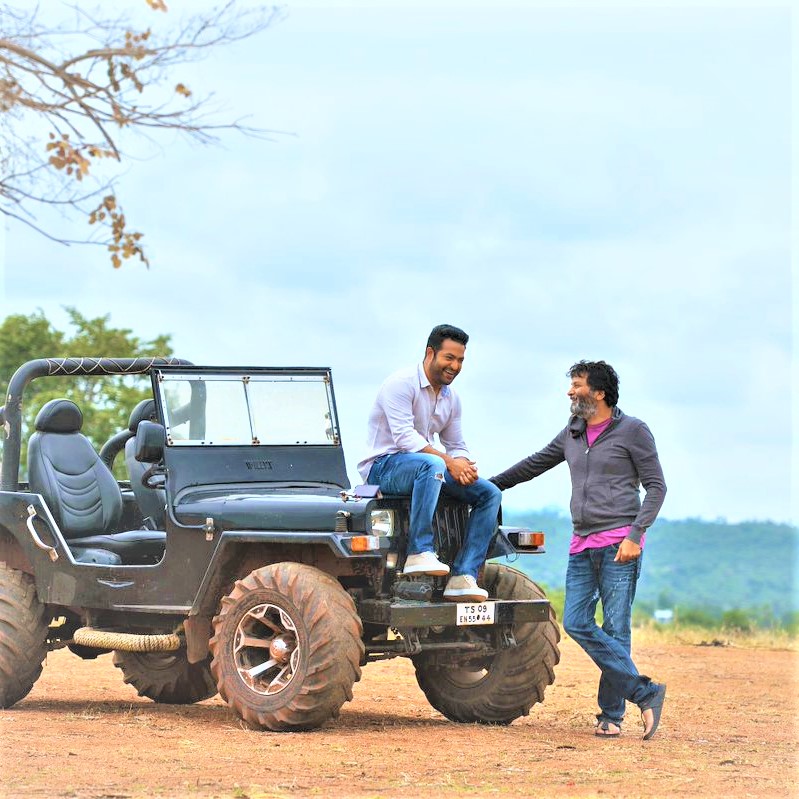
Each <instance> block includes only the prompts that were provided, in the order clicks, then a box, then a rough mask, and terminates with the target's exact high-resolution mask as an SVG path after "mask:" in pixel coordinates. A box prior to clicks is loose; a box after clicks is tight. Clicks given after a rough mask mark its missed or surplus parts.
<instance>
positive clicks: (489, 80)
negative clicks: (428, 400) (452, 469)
mask: <svg viewBox="0 0 799 799" xmlns="http://www.w3.org/2000/svg"><path fill="white" fill-rule="evenodd" d="M126 2H128V3H130V4H131V5H138V3H137V0H126ZM43 5H44V7H45V9H46V11H47V12H48V13H53V14H57V13H59V11H60V5H61V4H60V3H59V2H57V0H47V1H46V2H45V3H44V4H43ZM194 5H195V4H194V3H190V2H189V0H172V2H170V3H169V6H170V14H169V15H166V17H164V20H168V19H169V17H170V15H172V19H176V18H177V17H179V15H180V14H182V13H183V12H184V11H185V10H186V9H188V8H190V7H193V6H194ZM553 5H554V4H550V7H545V5H544V4H543V3H541V4H538V3H535V2H529V3H515V4H514V3H509V4H502V3H496V4H495V3H488V2H480V3H478V2H464V1H463V0H460V1H459V2H457V3H455V2H443V0H428V1H427V2H425V3H423V4H422V3H413V2H410V3H409V2H402V3H400V2H390V1H386V2H370V3H366V2H361V3H357V2H351V3H347V4H343V3H337V2H332V1H331V2H327V3H315V4H311V3H288V4H287V5H286V6H285V13H284V15H283V19H282V21H280V22H279V24H276V25H274V26H273V27H271V28H270V29H269V30H268V31H266V32H264V33H262V34H259V35H258V36H256V37H253V38H252V39H249V40H247V41H245V42H242V43H240V44H238V45H236V46H234V47H231V48H229V49H227V50H224V51H222V50H220V51H217V52H216V53H215V54H214V55H213V56H212V57H210V58H209V59H207V60H206V61H204V62H202V63H200V64H196V65H192V66H191V67H190V68H185V69H183V70H182V71H181V73H180V75H179V76H176V77H179V78H180V79H181V80H183V82H184V83H186V84H187V85H189V86H190V87H191V88H194V89H198V88H199V89H202V88H207V89H209V90H212V91H214V92H215V97H216V101H217V103H218V104H219V105H220V106H221V107H222V110H223V111H224V112H225V113H227V114H228V116H230V117H238V116H244V115H246V116H248V117H249V120H248V121H250V122H251V123H252V124H254V125H258V126H261V127H263V128H269V129H273V130H276V131H281V133H277V134H275V135H274V136H272V138H271V141H261V140H255V139H247V138H244V137H240V136H226V137H225V138H224V141H223V143H222V145H221V146H218V147H210V148H207V147H196V146H190V145H188V144H187V143H185V142H184V141H182V140H180V139H173V138H170V137H168V138H166V139H160V140H158V142H157V143H148V142H139V143H138V144H136V146H135V147H136V149H135V152H136V154H137V156H138V158H137V160H136V161H135V162H132V163H129V165H128V167H127V171H126V173H125V174H124V176H123V177H122V178H121V179H120V180H119V184H118V189H119V192H120V194H121V195H122V196H123V197H124V200H125V210H126V212H127V216H128V218H129V220H130V221H131V223H132V225H133V226H134V227H138V228H141V229H144V230H145V231H146V243H147V245H148V248H149V252H150V255H151V260H152V265H151V268H150V269H149V270H146V269H144V268H143V267H141V266H139V265H137V264H135V263H127V264H125V265H124V266H123V268H122V269H121V270H118V271H115V270H113V269H112V268H111V267H110V266H109V265H108V262H107V259H106V256H105V254H104V253H103V252H102V250H100V249H99V248H98V249H81V248H75V247H72V248H66V247H63V246H60V245H58V244H55V243H52V242H49V241H47V240H45V239H43V238H41V237H38V236H36V235H35V234H34V233H32V232H31V231H30V230H28V229H26V228H25V227H23V226H20V225H18V224H9V223H7V224H6V225H5V228H4V230H2V231H1V232H2V234H3V235H4V237H5V240H4V241H3V242H1V243H0V264H2V269H3V276H2V294H1V295H0V298H1V299H2V311H3V314H4V315H5V314H8V313H28V312H32V311H33V310H35V309H36V308H41V309H43V310H44V312H45V314H46V315H47V316H48V317H49V318H51V319H52V320H53V321H55V322H56V323H57V324H59V325H64V324H65V314H64V312H63V306H65V305H74V306H76V307H77V308H78V309H79V310H80V311H81V312H82V313H84V314H88V315H91V316H96V315H102V314H106V313H108V314H110V316H111V322H112V323H113V324H114V325H118V326H124V327H129V328H131V329H133V330H134V331H135V332H136V333H137V334H139V335H141V336H143V337H145V338H146V337H148V336H151V335H155V334H158V333H171V334H172V340H173V343H174V349H175V352H176V354H178V355H180V356H182V357H184V358H188V359H190V360H192V361H194V362H195V363H198V364H238V365H244V364H247V365H313V366H331V367H333V370H334V378H335V382H336V392H337V402H338V407H339V413H340V417H341V425H342V434H343V439H344V445H345V450H346V454H347V461H348V466H349V472H350V475H351V479H352V480H353V481H356V480H357V474H356V472H355V465H356V463H357V462H358V460H359V459H360V457H361V455H362V452H363V442H364V438H365V420H366V416H367V413H368V411H369V407H370V405H371V403H372V401H373V399H374V395H375V392H376V389H377V387H378V385H379V384H380V382H381V381H382V380H383V378H384V377H385V376H386V375H387V374H388V373H390V372H391V371H393V370H395V369H397V368H399V367H402V366H405V365H410V364H412V363H414V362H416V361H417V360H419V359H420V358H421V356H422V355H423V349H424V343H425V340H426V337H427V334H428V333H429V330H430V328H431V327H432V326H433V325H435V324H437V323H439V322H450V323H453V324H457V325H459V326H461V327H463V328H464V329H465V330H466V331H467V332H468V333H469V334H470V335H471V337H472V338H471V342H470V344H469V347H468V350H467V361H466V365H465V368H464V371H463V373H462V375H461V376H460V377H459V378H458V380H457V382H456V384H455V386H456V388H457V389H458V390H459V391H460V393H461V396H462V397H463V400H464V408H465V418H464V424H465V429H466V433H467V441H468V443H469V445H470V448H471V450H472V451H473V454H474V456H475V457H476V458H477V460H478V464H479V467H480V470H481V474H483V475H484V476H490V475H491V474H493V473H495V472H497V471H500V470H502V469H504V468H506V467H507V466H509V465H510V464H511V463H514V462H515V461H516V460H518V459H520V458H521V457H523V456H525V455H527V454H529V453H530V452H532V451H534V450H536V449H539V448H540V447H542V446H543V445H545V444H546V443H548V441H549V440H550V439H551V438H552V437H554V435H555V434H556V433H557V431H558V430H559V429H561V428H562V427H563V425H564V424H565V422H566V417H567V410H568V403H567V400H566V397H565V391H566V388H567V379H566V377H565V372H566V370H567V368H568V367H569V366H570V365H571V363H573V362H574V361H576V360H578V359H581V358H591V359H598V358H604V359H606V360H608V361H609V362H610V363H612V364H613V365H614V366H615V367H616V368H617V370H618V371H619V373H620V375H621V380H622V383H621V397H620V402H619V405H620V407H621V408H622V409H623V410H624V411H625V412H627V413H629V414H632V415H634V416H638V417H640V418H642V419H644V420H645V421H646V422H647V423H648V424H649V426H650V427H651V429H652V431H653V433H654V435H655V438H656V440H657V443H658V448H659V451H660V453H661V459H662V462H663V466H664V470H665V473H666V478H667V482H668V485H669V494H668V497H667V500H666V505H665V507H664V510H663V512H662V513H663V516H665V517H668V518H681V517H687V516H695V517H702V518H705V519H716V518H719V517H723V518H726V519H728V520H741V519H769V518H770V519H774V520H778V521H785V520H791V519H792V520H794V521H796V520H797V519H799V502H798V501H797V497H796V496H794V497H793V498H792V496H791V493H792V492H791V487H792V485H796V484H797V483H799V471H797V464H798V463H799V457H797V452H798V451H799V446H797V443H796V436H795V435H793V431H794V430H796V429H797V425H799V409H798V408H797V405H799V402H797V401H796V398H797V397H799V377H797V363H796V357H795V354H792V338H793V339H794V340H795V339H796V336H797V321H796V317H797V305H798V304H799V301H798V299H797V286H796V283H797V281H796V279H795V272H794V271H793V270H792V265H791V244H792V218H791V189H792V175H791V167H792V164H791V126H792V121H793V120H792V117H791V113H792V104H791V100H792V97H791V73H792V70H793V71H795V68H796V64H795V63H793V64H792V61H791V35H792V24H793V25H794V28H793V35H794V36H795V35H796V27H795V26H796V22H795V21H794V22H793V23H792V19H791V15H790V11H789V10H788V6H787V5H786V6H785V7H783V8H782V9H780V8H778V7H771V8H762V9H756V8H751V7H746V6H744V5H740V4H739V5H736V4H734V3H713V2H709V3H704V4H703V7H702V8H701V9H697V8H692V7H691V6H692V4H691V3H688V2H685V3H679V2H676V3H669V4H668V7H666V6H665V5H660V4H657V3H646V2H643V0H642V1H641V2H621V3H614V4H613V5H608V6H603V5H602V4H601V3H597V2H592V3H580V2H568V0H567V1H565V2H561V3H559V4H557V7H552V6H553ZM75 224H76V225H82V223H80V222H78V223H75ZM72 232H73V233H75V230H73V231H72ZM81 232H82V231H81V230H78V231H77V233H75V234H76V235H80V233H81ZM77 354H86V353H77ZM91 354H94V353H91ZM107 354H109V355H110V354H113V353H107ZM792 462H793V475H792ZM568 493H569V479H568V473H567V469H566V467H565V466H562V467H560V468H558V469H556V470H554V471H553V472H551V473H549V474H547V475H545V476H543V477H541V478H539V479H538V480H535V481H533V482H532V483H528V484H526V485H525V486H522V487H518V488H516V489H513V490H512V491H510V492H508V493H507V494H506V498H505V502H506V504H507V505H508V506H509V507H514V508H528V507H529V508H541V507H547V506H554V507H559V508H565V507H566V506H567V505H568Z"/></svg>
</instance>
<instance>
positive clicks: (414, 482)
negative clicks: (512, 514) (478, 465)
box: [369, 452, 502, 577]
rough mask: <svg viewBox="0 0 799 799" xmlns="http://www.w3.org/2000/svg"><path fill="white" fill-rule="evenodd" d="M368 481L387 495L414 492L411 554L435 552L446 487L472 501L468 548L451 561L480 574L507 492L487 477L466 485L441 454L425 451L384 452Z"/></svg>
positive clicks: (456, 570) (458, 570)
mask: <svg viewBox="0 0 799 799" xmlns="http://www.w3.org/2000/svg"><path fill="white" fill-rule="evenodd" d="M369 483H370V484H371V485H379V486H380V490H381V491H382V492H383V493H384V494H387V495H388V494H400V495H408V494H410V495H411V520H410V530H409V535H408V550H407V554H408V555H416V554H418V553H419V552H432V551H433V516H434V515H435V512H436V505H437V504H438V497H439V494H440V493H441V491H443V492H444V493H445V494H447V495H449V496H451V497H454V498H455V499H458V500H460V501H461V502H466V503H468V504H469V505H471V508H472V511H471V513H470V514H469V522H468V524H467V525H466V536H465V538H464V541H463V546H462V547H461V550H460V552H458V555H457V557H456V558H455V562H454V563H453V564H451V565H452V574H453V575H456V574H471V575H472V577H477V571H478V569H479V568H480V567H481V566H482V565H483V562H484V561H485V557H486V553H487V552H488V545H489V544H490V543H491V538H492V537H493V535H494V531H495V530H496V528H497V515H498V513H499V506H500V504H501V502H502V492H501V491H500V490H499V489H498V488H497V487H496V486H495V485H494V484H493V483H489V482H488V480H483V479H482V478H478V479H477V481H476V482H474V483H472V485H468V486H464V485H461V484H460V483H458V482H457V481H456V480H454V479H453V477H452V475H451V474H450V473H449V472H448V471H447V468H446V466H445V465H444V461H443V459H442V458H439V457H438V456H437V455H428V454H427V453H425V452H397V453H394V454H392V455H383V456H381V457H380V458H378V459H377V460H376V461H375V462H374V463H373V464H372V468H371V470H370V472H369Z"/></svg>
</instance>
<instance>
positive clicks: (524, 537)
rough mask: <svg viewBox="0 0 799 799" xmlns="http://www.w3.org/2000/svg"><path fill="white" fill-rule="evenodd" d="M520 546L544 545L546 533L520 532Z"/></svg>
mask: <svg viewBox="0 0 799 799" xmlns="http://www.w3.org/2000/svg"><path fill="white" fill-rule="evenodd" d="M519 546H522V547H542V546H544V534H543V533H541V532H535V533H519Z"/></svg>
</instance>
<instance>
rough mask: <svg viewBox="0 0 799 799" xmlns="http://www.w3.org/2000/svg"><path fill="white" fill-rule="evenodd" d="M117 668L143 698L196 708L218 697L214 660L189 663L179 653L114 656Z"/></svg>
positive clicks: (122, 653)
mask: <svg viewBox="0 0 799 799" xmlns="http://www.w3.org/2000/svg"><path fill="white" fill-rule="evenodd" d="M114 665H115V666H116V667H117V668H118V669H121V670H122V674H123V675H124V680H125V682H126V683H128V684H130V685H132V686H133V687H134V688H135V689H136V691H137V692H138V694H139V696H146V697H147V698H148V699H152V700H153V702H159V703H161V704H166V705H193V704H194V703H195V702H202V701H203V699H210V698H211V697H212V696H215V695H216V683H215V682H214V678H213V677H212V676H211V666H210V658H206V659H205V660H201V661H200V662H199V663H189V661H188V659H187V657H186V650H185V649H181V650H179V651H177V652H122V651H121V650H116V651H115V652H114Z"/></svg>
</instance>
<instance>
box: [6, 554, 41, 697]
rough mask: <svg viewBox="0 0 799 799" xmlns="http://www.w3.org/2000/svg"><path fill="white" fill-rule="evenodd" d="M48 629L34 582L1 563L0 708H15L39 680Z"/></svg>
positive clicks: (25, 575)
mask: <svg viewBox="0 0 799 799" xmlns="http://www.w3.org/2000/svg"><path fill="white" fill-rule="evenodd" d="M47 628H48V621H47V620H46V619H45V616H44V605H43V604H42V603H41V602H39V598H38V597H37V596H36V586H35V585H34V582H33V578H32V577H30V576H29V575H27V574H25V573H24V572H21V571H19V570H18V569H12V568H10V567H8V566H7V565H6V564H5V563H3V562H0V708H7V707H11V706H12V705H15V704H16V703H17V702H19V700H20V699H22V698H23V697H25V696H27V695H28V693H29V692H30V690H31V688H33V684H34V683H35V682H36V680H38V679H39V675H40V674H41V673H42V663H43V661H44V658H45V656H46V655H47Z"/></svg>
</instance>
